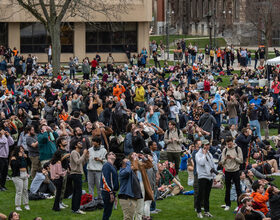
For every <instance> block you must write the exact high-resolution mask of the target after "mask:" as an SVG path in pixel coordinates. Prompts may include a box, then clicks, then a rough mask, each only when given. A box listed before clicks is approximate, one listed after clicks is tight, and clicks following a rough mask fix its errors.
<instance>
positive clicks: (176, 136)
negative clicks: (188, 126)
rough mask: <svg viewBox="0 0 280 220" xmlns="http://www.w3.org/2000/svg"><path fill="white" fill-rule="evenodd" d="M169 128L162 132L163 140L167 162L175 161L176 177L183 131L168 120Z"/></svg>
mask: <svg viewBox="0 0 280 220" xmlns="http://www.w3.org/2000/svg"><path fill="white" fill-rule="evenodd" d="M168 127H169V129H168V130H167V131H166V132H165V134H164V142H165V144H166V146H167V147H166V150H167V158H168V161H169V162H173V163H175V169H176V177H178V173H179V167H180V159H181V151H182V147H181V144H182V143H183V138H184V137H183V133H182V131H181V130H180V129H178V128H176V122H175V121H172V120H171V121H169V123H168Z"/></svg>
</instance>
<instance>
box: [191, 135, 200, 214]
mask: <svg viewBox="0 0 280 220" xmlns="http://www.w3.org/2000/svg"><path fill="white" fill-rule="evenodd" d="M201 145H202V142H201V140H199V139H198V140H195V142H194V151H193V152H192V158H193V165H194V169H193V175H194V179H193V191H194V194H193V202H194V209H195V211H196V210H197V208H196V203H197V197H198V178H197V172H196V161H195V155H196V153H197V152H198V151H199V149H200V147H201ZM201 204H202V203H201Z"/></svg>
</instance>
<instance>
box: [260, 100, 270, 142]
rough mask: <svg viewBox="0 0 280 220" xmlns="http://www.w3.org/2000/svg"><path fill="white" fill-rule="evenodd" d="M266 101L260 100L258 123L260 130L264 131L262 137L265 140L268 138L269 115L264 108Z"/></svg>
mask: <svg viewBox="0 0 280 220" xmlns="http://www.w3.org/2000/svg"><path fill="white" fill-rule="evenodd" d="M265 104H266V100H265V99H262V101H261V104H260V110H259V122H260V126H261V129H264V136H265V140H268V137H269V129H268V119H269V113H268V109H267V107H266V105H265Z"/></svg>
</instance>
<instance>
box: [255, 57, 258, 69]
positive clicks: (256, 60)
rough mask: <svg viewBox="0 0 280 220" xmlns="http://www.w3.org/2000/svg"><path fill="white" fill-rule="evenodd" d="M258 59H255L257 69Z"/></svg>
mask: <svg viewBox="0 0 280 220" xmlns="http://www.w3.org/2000/svg"><path fill="white" fill-rule="evenodd" d="M257 65H258V59H255V69H257Z"/></svg>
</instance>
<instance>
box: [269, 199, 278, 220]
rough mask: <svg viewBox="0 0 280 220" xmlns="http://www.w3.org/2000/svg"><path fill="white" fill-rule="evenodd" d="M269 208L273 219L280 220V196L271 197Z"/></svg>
mask: <svg viewBox="0 0 280 220" xmlns="http://www.w3.org/2000/svg"><path fill="white" fill-rule="evenodd" d="M269 207H270V214H271V218H272V219H280V194H276V195H274V194H273V195H269Z"/></svg>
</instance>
